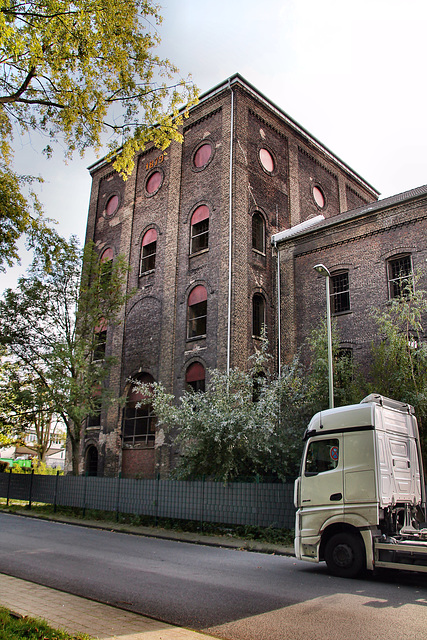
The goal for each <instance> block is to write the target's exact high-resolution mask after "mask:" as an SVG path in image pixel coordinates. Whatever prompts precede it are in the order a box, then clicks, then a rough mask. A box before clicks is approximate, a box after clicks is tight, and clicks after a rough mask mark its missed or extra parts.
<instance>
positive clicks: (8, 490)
mask: <svg viewBox="0 0 427 640" xmlns="http://www.w3.org/2000/svg"><path fill="white" fill-rule="evenodd" d="M11 475H12V467H10V469H9V479H8V481H7V500H6V507H8V506H9V495H10V481H11Z"/></svg>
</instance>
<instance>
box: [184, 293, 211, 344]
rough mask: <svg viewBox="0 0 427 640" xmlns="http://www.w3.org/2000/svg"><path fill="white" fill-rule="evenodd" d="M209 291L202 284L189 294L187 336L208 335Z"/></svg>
mask: <svg viewBox="0 0 427 640" xmlns="http://www.w3.org/2000/svg"><path fill="white" fill-rule="evenodd" d="M207 299H208V293H207V291H206V289H205V287H203V286H202V285H198V286H197V287H194V289H193V290H192V291H191V293H190V295H189V296H188V314H187V338H198V337H200V336H205V335H206V320H207Z"/></svg>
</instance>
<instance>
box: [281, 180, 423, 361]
mask: <svg viewBox="0 0 427 640" xmlns="http://www.w3.org/2000/svg"><path fill="white" fill-rule="evenodd" d="M426 237H427V187H420V188H418V189H414V190H412V191H409V192H407V193H404V194H399V195H398V196H393V197H390V198H387V199H385V200H383V201H378V202H376V203H374V204H372V205H367V206H364V207H360V208H358V209H355V210H353V211H348V212H346V213H343V214H339V215H337V216H335V217H334V218H331V219H328V220H325V221H324V222H320V223H318V224H315V225H314V226H313V227H311V228H310V229H308V230H305V231H304V230H303V231H301V232H300V233H296V234H295V235H293V236H292V237H289V238H284V239H282V241H280V242H279V243H278V248H279V251H280V264H281V276H280V277H281V282H280V284H281V290H282V291H285V292H286V291H289V292H290V293H288V294H286V293H285V294H284V295H283V297H282V307H281V324H282V345H283V348H282V352H281V356H282V361H289V360H290V359H291V358H292V356H293V355H294V353H295V350H296V347H297V346H298V347H302V356H303V358H304V353H305V351H304V344H305V341H306V338H307V337H308V335H309V333H310V331H311V330H312V329H313V328H314V327H315V326H316V325H318V323H319V319H320V318H324V317H325V307H326V301H325V278H324V276H322V275H319V274H317V273H316V272H315V271H314V270H313V267H314V265H316V264H319V263H320V264H324V265H325V266H326V267H327V268H328V270H329V271H330V273H331V275H332V276H333V275H334V274H335V273H340V272H343V271H344V272H347V273H348V282H349V301H350V304H349V309H348V310H346V311H343V312H340V313H336V314H334V317H335V318H336V321H337V326H338V330H339V333H340V340H341V344H342V346H343V347H345V348H349V349H351V350H352V353H353V355H354V358H355V361H357V362H358V363H359V364H360V365H362V366H363V365H364V364H365V365H366V363H367V360H368V354H369V350H370V346H371V343H372V341H373V340H374V338H375V337H376V329H375V323H374V321H373V319H372V311H373V310H374V309H378V308H381V307H385V306H386V305H387V303H388V301H389V300H390V296H391V293H390V291H389V271H388V264H389V261H390V259H393V258H394V257H396V256H409V257H410V261H411V263H412V271H413V273H414V274H418V275H419V278H420V280H419V282H418V283H417V286H419V287H421V288H424V289H425V288H426V286H427V273H426V266H425V265H426V261H427V247H426V241H425V240H426ZM332 311H333V310H332ZM287 336H292V339H290V340H288V339H287Z"/></svg>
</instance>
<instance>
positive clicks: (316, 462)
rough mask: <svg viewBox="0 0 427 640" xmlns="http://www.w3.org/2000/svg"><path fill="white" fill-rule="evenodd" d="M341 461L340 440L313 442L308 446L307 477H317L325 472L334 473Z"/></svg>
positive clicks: (330, 439)
mask: <svg viewBox="0 0 427 640" xmlns="http://www.w3.org/2000/svg"><path fill="white" fill-rule="evenodd" d="M338 461H339V440H338V439H337V438H329V439H328V440H313V441H312V442H310V444H309V446H308V451H307V456H306V459H305V475H306V476H315V475H317V474H318V473H323V472H324V471H332V470H333V469H335V468H336V467H337V465H338Z"/></svg>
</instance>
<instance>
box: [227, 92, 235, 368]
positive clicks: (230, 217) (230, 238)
mask: <svg viewBox="0 0 427 640" xmlns="http://www.w3.org/2000/svg"><path fill="white" fill-rule="evenodd" d="M228 86H229V89H230V91H231V121H230V176H229V179H230V187H229V196H228V197H229V209H228V316H227V375H228V374H229V373H230V359H231V296H232V274H231V268H232V256H233V253H232V249H233V247H232V241H233V230H232V222H233V204H232V202H233V200H232V199H233V133H234V91H233V89H232V88H231V82H230V80H229V81H228Z"/></svg>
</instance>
